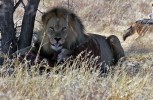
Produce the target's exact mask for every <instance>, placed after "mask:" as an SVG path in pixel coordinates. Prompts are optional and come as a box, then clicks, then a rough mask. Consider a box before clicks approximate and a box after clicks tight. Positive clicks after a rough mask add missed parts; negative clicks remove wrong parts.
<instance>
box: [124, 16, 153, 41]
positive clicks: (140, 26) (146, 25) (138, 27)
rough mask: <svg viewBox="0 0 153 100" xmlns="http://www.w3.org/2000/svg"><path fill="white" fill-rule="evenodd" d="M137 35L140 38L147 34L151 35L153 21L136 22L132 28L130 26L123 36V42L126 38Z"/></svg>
mask: <svg viewBox="0 0 153 100" xmlns="http://www.w3.org/2000/svg"><path fill="white" fill-rule="evenodd" d="M135 33H137V34H138V35H139V37H140V36H144V35H145V34H147V33H153V20H151V19H143V20H138V21H136V22H135V23H134V24H133V25H132V26H130V27H129V28H128V29H127V30H126V31H125V33H124V35H123V40H124V41H125V40H126V38H127V37H129V36H131V35H133V34H135Z"/></svg>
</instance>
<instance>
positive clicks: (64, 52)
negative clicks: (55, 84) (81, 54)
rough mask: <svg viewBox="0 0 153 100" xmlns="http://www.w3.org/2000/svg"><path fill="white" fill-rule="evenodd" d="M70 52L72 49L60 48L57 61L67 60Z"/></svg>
mask: <svg viewBox="0 0 153 100" xmlns="http://www.w3.org/2000/svg"><path fill="white" fill-rule="evenodd" d="M71 54H72V51H70V50H68V49H62V50H61V52H60V53H59V54H58V57H57V62H58V63H60V62H62V61H65V60H67V59H68V58H69V57H70V56H71Z"/></svg>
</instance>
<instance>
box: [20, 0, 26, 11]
mask: <svg viewBox="0 0 153 100" xmlns="http://www.w3.org/2000/svg"><path fill="white" fill-rule="evenodd" d="M21 4H22V5H23V8H24V9H25V7H26V5H25V4H24V2H23V0H21Z"/></svg>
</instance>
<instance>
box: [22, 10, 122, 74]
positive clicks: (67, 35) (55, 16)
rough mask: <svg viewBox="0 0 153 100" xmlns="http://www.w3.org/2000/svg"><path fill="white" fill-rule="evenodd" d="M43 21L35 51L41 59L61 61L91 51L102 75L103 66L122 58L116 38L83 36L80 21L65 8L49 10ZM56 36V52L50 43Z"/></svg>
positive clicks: (94, 35) (95, 35) (93, 35)
mask: <svg viewBox="0 0 153 100" xmlns="http://www.w3.org/2000/svg"><path fill="white" fill-rule="evenodd" d="M42 22H43V29H42V32H40V33H39V35H38V39H37V42H36V43H35V48H36V49H38V48H41V51H40V55H41V56H43V57H44V58H47V59H49V60H51V59H52V58H54V56H56V57H55V60H56V61H61V60H62V59H64V58H63V57H67V54H68V55H69V54H70V55H72V56H75V55H78V54H79V53H80V52H82V51H83V50H88V51H92V54H93V55H94V56H99V58H100V59H99V61H98V62H101V63H102V65H101V69H102V72H106V71H105V66H106V65H113V64H116V63H117V61H118V60H119V59H120V58H121V57H123V56H124V50H123V48H122V46H121V44H120V41H119V39H118V38H117V37H116V36H114V35H111V36H109V37H105V36H101V35H97V34H85V33H84V26H83V24H82V22H81V20H80V19H79V18H78V17H77V16H76V15H75V14H74V13H72V12H71V11H69V10H67V9H65V8H53V9H51V10H49V11H48V12H46V13H45V14H44V15H43V16H42ZM63 27H67V28H66V29H67V30H66V31H64V32H63V31H62V30H61V29H62V28H63ZM53 30H54V31H53ZM55 31H58V32H55ZM57 37H58V38H60V40H59V42H60V43H61V44H62V45H63V48H62V49H61V50H60V51H58V52H57V51H55V50H53V49H52V48H51V44H53V43H54V42H55V38H57ZM40 46H41V47H40ZM36 49H34V50H36ZM24 51H25V50H24ZM38 51H39V50H38ZM56 54H58V55H56ZM57 56H58V57H57Z"/></svg>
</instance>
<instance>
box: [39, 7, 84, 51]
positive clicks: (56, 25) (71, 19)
mask: <svg viewBox="0 0 153 100" xmlns="http://www.w3.org/2000/svg"><path fill="white" fill-rule="evenodd" d="M42 23H43V32H42V33H43V34H42V33H41V35H40V36H39V38H40V39H39V40H42V37H43V35H44V34H45V38H44V40H43V41H44V42H43V44H45V43H46V44H45V45H44V46H43V49H44V50H45V51H47V52H48V51H59V50H61V49H62V48H66V49H71V48H73V47H74V46H76V45H78V44H79V43H80V42H82V41H84V38H85V34H84V26H83V24H82V23H81V21H80V19H79V18H78V17H77V16H76V15H75V14H74V13H73V12H71V11H70V10H67V9H65V8H58V7H57V8H53V9H51V10H49V11H48V12H46V13H45V14H44V15H43V16H42Z"/></svg>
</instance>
